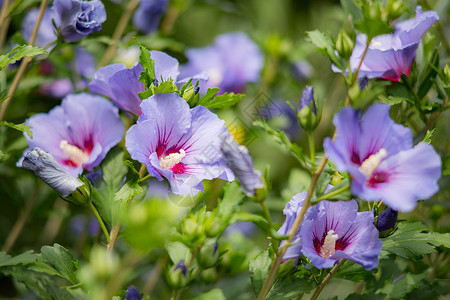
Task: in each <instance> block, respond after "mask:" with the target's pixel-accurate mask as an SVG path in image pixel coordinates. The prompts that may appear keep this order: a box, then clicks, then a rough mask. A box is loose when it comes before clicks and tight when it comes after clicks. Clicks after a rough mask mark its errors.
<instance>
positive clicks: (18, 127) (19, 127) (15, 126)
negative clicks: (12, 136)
mask: <svg viewBox="0 0 450 300" xmlns="http://www.w3.org/2000/svg"><path fill="white" fill-rule="evenodd" d="M0 125H3V126H8V127H10V128H13V129H16V130H19V131H22V132H26V133H27V135H28V136H29V137H30V138H33V132H32V131H31V128H32V127H31V126H28V125H25V124H24V123H22V124H13V123H10V122H6V121H0Z"/></svg>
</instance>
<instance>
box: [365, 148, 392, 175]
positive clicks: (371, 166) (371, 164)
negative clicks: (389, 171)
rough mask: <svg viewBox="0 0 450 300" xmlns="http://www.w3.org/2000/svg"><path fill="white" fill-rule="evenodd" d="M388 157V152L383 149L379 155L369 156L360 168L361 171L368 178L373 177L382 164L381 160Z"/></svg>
mask: <svg viewBox="0 0 450 300" xmlns="http://www.w3.org/2000/svg"><path fill="white" fill-rule="evenodd" d="M386 156H387V151H386V150H385V149H383V148H381V149H380V150H379V151H378V152H377V153H375V154H372V155H371V156H369V157H368V158H367V159H366V160H365V161H363V163H362V164H361V166H360V167H359V171H360V172H361V173H363V174H364V175H365V176H366V177H367V178H370V177H372V174H373V172H374V171H375V170H376V169H377V168H378V166H379V165H380V163H381V160H382V159H383V158H385V157H386Z"/></svg>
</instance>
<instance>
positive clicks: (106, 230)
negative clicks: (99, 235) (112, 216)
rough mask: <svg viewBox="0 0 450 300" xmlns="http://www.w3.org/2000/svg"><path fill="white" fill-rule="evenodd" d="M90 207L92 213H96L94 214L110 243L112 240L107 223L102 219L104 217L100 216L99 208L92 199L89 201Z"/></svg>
mask: <svg viewBox="0 0 450 300" xmlns="http://www.w3.org/2000/svg"><path fill="white" fill-rule="evenodd" d="M89 208H90V209H91V211H92V213H93V214H94V216H95V217H96V218H97V221H98V223H99V224H100V227H101V229H102V231H103V234H104V235H105V237H106V241H107V242H108V243H110V242H111V238H110V237H109V232H108V229H106V226H105V223H104V222H103V220H102V217H100V214H99V213H98V211H97V209H96V208H95V206H94V204H93V203H92V201H89Z"/></svg>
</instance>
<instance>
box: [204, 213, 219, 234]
mask: <svg viewBox="0 0 450 300" xmlns="http://www.w3.org/2000/svg"><path fill="white" fill-rule="evenodd" d="M221 228H222V224H221V222H220V220H219V219H218V218H216V217H215V216H212V217H211V218H209V219H208V220H207V221H206V230H205V233H206V236H207V237H215V236H217V235H218V234H219V233H220V230H221Z"/></svg>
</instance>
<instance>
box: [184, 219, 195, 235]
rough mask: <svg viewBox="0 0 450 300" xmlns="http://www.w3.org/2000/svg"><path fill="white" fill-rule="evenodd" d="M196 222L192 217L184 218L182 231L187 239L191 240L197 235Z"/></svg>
mask: <svg viewBox="0 0 450 300" xmlns="http://www.w3.org/2000/svg"><path fill="white" fill-rule="evenodd" d="M197 230H198V224H197V222H196V221H195V220H194V219H192V218H187V219H185V220H184V223H183V228H182V232H183V233H184V235H185V236H186V237H187V238H188V239H189V240H193V239H194V238H195V237H196V236H197Z"/></svg>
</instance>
